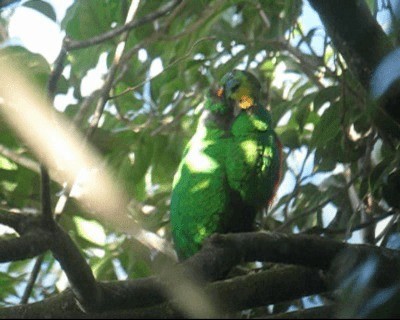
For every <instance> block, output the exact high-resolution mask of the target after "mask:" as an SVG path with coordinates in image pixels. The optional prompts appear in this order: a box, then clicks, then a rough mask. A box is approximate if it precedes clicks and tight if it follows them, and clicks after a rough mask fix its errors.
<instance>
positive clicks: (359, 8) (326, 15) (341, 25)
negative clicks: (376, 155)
mask: <svg viewBox="0 0 400 320" xmlns="http://www.w3.org/2000/svg"><path fill="white" fill-rule="evenodd" d="M310 3H311V5H312V6H313V7H314V9H315V10H316V11H317V12H318V14H319V16H320V18H321V20H322V22H323V23H324V25H325V27H326V29H327V31H328V33H329V35H330V37H331V38H332V42H333V44H334V45H335V46H336V48H337V49H338V50H339V51H340V53H341V54H342V55H343V57H344V59H345V60H346V63H347V65H348V66H349V68H350V70H351V71H352V72H353V73H354V74H355V75H356V77H357V78H358V80H359V81H360V83H361V84H362V85H363V86H364V88H365V89H366V90H367V91H369V90H370V81H371V76H372V74H373V72H374V71H375V70H376V68H377V67H378V65H379V64H380V63H381V62H382V60H383V58H385V57H386V56H387V55H388V54H389V53H390V52H391V51H392V50H393V49H394V47H393V44H392V43H391V42H390V40H389V38H388V36H387V35H386V34H385V33H384V32H383V30H382V28H381V27H380V25H379V24H378V22H377V21H376V20H375V19H374V17H373V16H372V15H371V13H370V11H369V9H368V7H367V5H366V3H365V1H364V0H362V1H361V0H346V1H342V0H310ZM398 88H399V86H398V83H393V84H392V87H391V88H390V89H389V90H388V91H387V92H386V94H385V95H384V97H383V98H381V99H380V100H379V105H380V107H382V108H383V109H384V110H385V112H386V113H387V114H388V115H389V116H390V117H391V118H392V119H394V120H395V122H397V124H400V89H398ZM376 117H377V118H378V119H377V121H379V120H380V118H382V117H384V115H380V114H379V115H378V116H376ZM388 121H390V119H388V120H387V121H386V123H387V122H388ZM379 126H382V125H381V124H379ZM384 126H385V124H383V127H384ZM390 130H391V131H394V132H393V133H392V132H390V133H389V135H391V136H393V137H397V138H399V135H398V133H397V132H396V131H398V126H397V128H396V127H395V128H394V129H390ZM385 131H386V132H387V131H389V130H388V129H385Z"/></svg>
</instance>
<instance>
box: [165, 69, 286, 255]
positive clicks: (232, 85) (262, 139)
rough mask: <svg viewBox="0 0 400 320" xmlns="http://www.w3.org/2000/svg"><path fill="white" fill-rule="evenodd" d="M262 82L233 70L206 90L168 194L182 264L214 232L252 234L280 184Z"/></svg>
mask: <svg viewBox="0 0 400 320" xmlns="http://www.w3.org/2000/svg"><path fill="white" fill-rule="evenodd" d="M260 89H261V86H260V83H259V82H258V80H257V78H256V77H255V76H254V75H253V74H251V73H250V72H246V71H240V70H234V71H232V72H229V73H228V74H226V75H225V76H224V77H223V78H222V79H221V81H220V86H219V87H218V89H217V90H215V91H213V92H210V94H209V96H208V97H207V100H206V102H205V110H204V113H203V114H202V116H201V118H200V120H199V124H198V127H197V130H196V133H195V134H194V136H193V137H192V139H191V140H190V142H189V143H188V145H187V146H186V149H185V151H184V155H183V159H182V161H181V163H180V165H179V168H178V170H177V172H176V174H175V177H174V181H173V190H172V196H171V230H172V236H173V240H174V245H175V249H176V251H177V254H178V257H179V259H180V260H184V259H186V258H188V257H190V256H191V255H193V254H195V253H196V252H197V251H198V250H199V249H200V248H201V245H202V243H203V241H204V239H205V238H207V237H209V236H210V235H212V234H213V233H228V232H245V231H251V230H253V224H254V220H255V216H256V213H257V212H258V211H259V210H261V209H262V208H264V207H267V206H269V205H270V203H271V201H272V199H273V197H274V194H275V192H276V189H277V187H278V184H279V181H280V176H281V173H280V170H281V144H280V142H279V140H278V138H277V135H276V133H275V132H274V130H273V128H272V125H271V116H270V114H269V112H268V111H267V110H266V109H265V108H264V107H263V106H261V104H260V102H259V101H260Z"/></svg>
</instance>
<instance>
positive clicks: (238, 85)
mask: <svg viewBox="0 0 400 320" xmlns="http://www.w3.org/2000/svg"><path fill="white" fill-rule="evenodd" d="M239 87H240V84H239V83H238V84H235V85H234V86H233V87H232V92H235V91H236V90H237V89H239Z"/></svg>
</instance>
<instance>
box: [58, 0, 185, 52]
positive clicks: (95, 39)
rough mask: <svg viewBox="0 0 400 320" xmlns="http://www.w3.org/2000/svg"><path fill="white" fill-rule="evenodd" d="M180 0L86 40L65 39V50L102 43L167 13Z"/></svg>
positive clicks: (179, 0) (180, 0)
mask: <svg viewBox="0 0 400 320" xmlns="http://www.w3.org/2000/svg"><path fill="white" fill-rule="evenodd" d="M181 2H182V0H175V1H173V2H170V3H168V4H167V5H166V6H164V7H163V8H160V9H159V10H158V11H154V12H152V13H149V14H148V15H147V16H144V17H143V18H142V19H140V20H131V21H129V22H128V23H126V24H125V25H123V26H120V27H116V28H114V29H112V30H110V31H107V32H105V33H103V34H101V35H98V36H96V37H93V38H90V39H87V40H82V41H75V40H72V39H67V40H66V42H65V44H66V49H67V50H76V49H82V48H86V47H90V46H93V45H96V44H99V43H102V42H104V41H107V40H110V39H112V38H114V37H117V36H119V35H120V34H123V33H125V32H128V31H130V30H132V29H134V28H137V27H139V26H141V25H143V24H146V23H148V22H150V21H153V20H155V19H157V18H159V17H161V16H163V15H165V14H167V13H168V12H169V11H171V10H173V9H174V8H175V7H177V6H178V5H179V3H181Z"/></svg>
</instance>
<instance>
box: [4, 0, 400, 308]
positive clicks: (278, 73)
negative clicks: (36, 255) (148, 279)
mask: <svg viewBox="0 0 400 320" xmlns="http://www.w3.org/2000/svg"><path fill="white" fill-rule="evenodd" d="M172 2H173V1H171V0H163V1H150V0H142V1H141V2H140V6H139V9H138V12H137V14H136V16H135V18H134V20H136V21H140V20H141V19H143V18H144V17H146V16H148V15H150V14H152V13H154V12H156V11H157V10H160V8H163V7H165V6H168V5H170V4H171V3H172ZM375 3H376V1H368V4H369V6H370V10H371V11H372V12H374V11H377V12H383V11H385V10H388V9H387V8H385V7H383V6H378V7H375ZM378 3H380V2H379V1H378ZM22 5H24V6H26V7H29V8H31V9H33V10H36V11H38V12H40V13H41V14H43V15H45V16H47V17H48V18H50V19H52V20H54V21H56V16H55V12H54V9H53V8H52V6H51V4H50V3H49V2H47V1H27V2H25V3H23V4H22ZM129 5H130V2H129V1H125V0H124V1H112V0H103V1H101V3H99V1H98V0H85V1H74V2H73V3H72V5H71V6H70V7H69V8H68V10H67V12H66V14H65V16H64V17H63V18H62V21H59V24H60V27H61V30H62V31H65V33H66V36H67V38H68V39H69V40H73V41H78V40H80V41H85V40H87V39H90V38H92V37H95V36H97V35H99V34H102V33H104V32H107V31H110V30H113V29H115V28H117V27H119V26H122V25H124V21H125V18H126V15H127V11H128V9H129ZM303 5H304V4H303V3H302V2H301V1H300V0H286V1H269V0H268V1H258V0H247V1H242V0H229V1H221V0H214V1H203V0H202V1H194V0H193V1H182V2H180V3H179V4H178V5H177V6H176V7H174V9H173V10H171V12H169V13H168V14H165V15H162V16H160V17H158V18H157V19H153V20H151V21H149V22H147V23H143V24H140V25H138V26H137V27H136V28H134V29H132V30H131V31H130V32H129V36H128V38H127V42H126V47H125V50H124V55H123V57H122V60H121V61H122V62H121V63H120V66H119V68H118V71H117V74H116V76H115V77H114V79H112V81H113V82H112V87H111V91H110V92H109V93H108V92H106V95H109V97H108V99H107V103H106V104H105V108H104V111H103V113H102V116H101V121H100V125H99V127H98V128H97V129H96V130H95V131H94V133H93V134H92V135H91V136H90V142H91V143H92V144H93V145H94V146H95V147H96V149H97V150H98V151H99V152H100V154H101V156H102V158H103V159H104V161H106V163H107V165H109V167H110V168H111V171H112V172H113V175H114V177H115V178H116V179H117V180H118V182H119V183H120V184H121V185H122V186H123V188H124V189H125V190H126V191H127V192H128V194H129V197H130V199H131V203H130V213H131V215H132V217H133V218H134V219H135V220H136V221H139V222H140V224H141V226H142V227H143V228H144V229H146V230H149V231H152V232H154V233H157V234H158V235H160V236H161V237H164V238H165V239H166V240H168V241H170V231H169V225H168V220H169V200H170V193H171V185H172V179H173V175H174V173H175V170H176V169H177V166H178V163H179V161H180V159H181V155H182V152H183V148H184V146H185V144H186V143H187V141H188V140H189V138H190V137H191V136H192V135H193V133H194V130H195V128H196V123H197V120H198V117H199V115H200V113H201V111H202V102H203V98H204V95H205V93H206V90H207V89H208V88H209V87H211V86H212V85H213V84H214V82H215V81H216V80H218V79H220V78H221V76H222V75H224V74H225V73H226V72H227V71H229V70H232V69H234V68H241V69H249V70H251V71H252V72H253V73H254V74H256V75H257V77H258V78H259V79H260V81H261V83H262V87H263V91H264V92H263V94H264V102H265V104H266V105H268V108H269V109H270V111H271V114H272V118H273V122H274V124H275V126H276V131H277V133H278V134H279V136H280V138H281V140H282V143H283V146H284V157H285V159H286V161H285V168H284V176H283V182H282V185H281V189H280V190H279V193H278V196H277V198H276V200H275V202H274V204H273V206H272V208H271V210H269V212H265V213H264V215H263V216H262V217H260V221H259V223H260V226H263V227H264V228H265V229H267V230H273V231H283V232H296V233H313V234H319V235H324V236H326V237H332V238H336V239H339V240H349V239H351V240H352V241H356V242H369V243H372V244H380V243H381V242H383V243H387V242H388V239H389V238H390V239H393V237H395V238H396V239H398V231H397V229H396V227H397V223H398V222H397V221H398V211H397V210H398V208H399V206H398V198H397V203H396V194H398V190H399V188H398V186H399V183H398V180H396V181H393V178H392V179H391V178H389V177H393V176H394V175H393V173H394V172H398V170H399V169H398V163H399V157H400V154H399V152H398V149H397V148H396V147H393V142H392V141H390V140H387V139H386V135H385V133H384V132H382V126H377V122H378V121H379V120H380V113H379V111H377V104H376V102H375V101H374V100H373V99H372V98H371V97H370V95H369V92H367V91H366V90H365V88H363V87H362V86H361V85H360V84H359V82H358V80H357V79H356V78H355V76H354V75H353V74H352V73H351V72H350V71H349V69H348V68H347V66H346V63H345V61H344V60H343V58H342V56H341V55H340V53H339V52H337V51H336V50H335V48H333V46H332V43H331V39H330V38H329V37H328V35H326V33H325V31H324V29H323V28H322V27H317V28H314V29H311V30H309V31H308V32H307V33H305V32H304V26H303V25H302V21H303V20H302V19H301V13H302V7H303ZM9 10H18V7H13V8H11V9H9ZM3 13H4V12H3ZM7 19H8V17H6V14H3V15H2V16H1V20H0V21H1V23H3V20H4V23H6V21H7ZM2 29H3V28H2ZM4 30H6V28H4ZM121 39H122V38H121V36H116V37H112V38H110V39H108V40H107V41H103V42H100V43H98V44H94V45H88V46H85V47H82V48H73V45H71V47H70V50H69V52H68V55H67V62H66V65H65V70H67V69H68V70H69V72H64V73H63V76H62V77H61V79H60V81H59V83H58V87H57V91H56V95H59V97H61V96H63V95H65V94H66V93H67V92H68V91H69V92H72V93H73V99H70V101H69V104H68V105H66V106H65V108H62V110H61V111H59V112H60V113H62V114H64V115H65V116H66V117H68V118H69V119H71V121H74V122H75V125H76V127H77V128H78V129H77V130H79V131H81V132H82V133H83V134H85V133H86V132H88V131H89V130H91V129H90V119H91V118H92V116H93V113H94V109H95V107H96V103H97V101H98V99H99V91H98V90H96V91H94V92H93V93H89V94H84V93H83V91H84V86H83V80H84V79H85V76H87V75H88V74H89V72H91V70H93V69H94V68H95V67H96V66H97V65H100V64H101V63H103V62H104V61H105V64H106V66H107V68H111V66H112V64H113V61H114V55H115V49H116V47H117V45H118V43H119V41H121ZM67 45H68V43H67ZM5 57H12V59H15V60H18V62H19V63H20V65H22V66H23V68H25V69H27V70H29V73H30V75H31V77H32V81H33V82H35V83H37V84H38V86H39V88H40V90H43V91H45V90H46V84H47V81H48V79H49V75H50V72H51V67H52V66H51V64H50V63H49V62H47V61H46V60H45V59H44V58H43V57H42V56H40V55H39V54H37V53H34V52H31V51H29V50H28V49H27V48H24V47H21V46H17V45H13V44H12V42H6V43H5V44H4V45H3V46H2V48H1V50H0V59H3V58H5ZM156 64H158V65H161V66H162V69H161V70H160V71H159V73H158V74H155V73H154V66H155V65H156ZM152 70H153V71H152ZM101 90H102V88H100V91H101ZM82 106H85V109H83V107H82ZM377 114H378V116H377ZM60 143H61V142H60ZM6 151H7V152H6ZM32 160H35V159H34V156H33V154H32V153H31V151H30V150H29V149H28V148H26V146H25V144H24V142H23V141H21V140H19V139H18V138H17V137H16V135H15V133H14V132H13V131H12V130H11V129H10V128H9V127H8V125H7V123H5V121H4V120H3V119H0V205H1V209H2V210H10V209H18V210H22V211H28V210H29V211H34V212H38V211H39V210H40V207H41V204H40V190H39V187H38V186H39V176H38V175H37V173H36V172H34V170H33V169H32V168H30V167H27V166H26V161H32ZM391 174H392V175H391ZM388 181H389V182H391V183H392V184H391V185H390V186H389V187H388ZM396 187H397V189H394V188H396ZM385 188H386V189H385ZM62 189H63V188H62V186H60V185H59V184H57V183H55V182H54V183H53V184H52V190H53V194H52V200H53V203H52V207H53V208H54V207H55V206H56V204H57V201H58V200H59V195H60V192H61V190H62ZM385 190H386V191H385ZM388 190H389V191H388ZM385 195H387V196H388V197H389V199H388V201H387V202H386V197H385ZM393 199H394V200H393ZM387 216H391V217H392V218H391V221H390V222H389V225H390V226H391V228H386V229H385V230H383V232H382V233H380V234H378V233H377V234H376V236H375V234H373V237H372V239H371V237H368V236H367V232H366V231H365V229H362V224H363V223H367V222H368V223H370V225H369V226H372V227H374V226H375V225H376V223H377V222H379V221H380V220H381V219H383V218H384V217H387ZM59 223H60V225H61V226H62V227H63V228H64V230H67V231H68V233H69V234H70V235H71V237H72V238H73V239H74V240H75V241H76V243H77V245H78V246H79V248H80V249H81V250H82V253H83V254H84V255H85V257H86V259H87V260H88V262H89V264H90V265H91V267H92V269H93V271H94V274H95V276H96V278H97V279H101V280H115V279H122V278H124V277H129V278H140V277H144V276H148V275H151V274H152V272H153V271H152V270H153V267H154V264H155V263H158V262H160V261H159V260H161V261H162V259H163V258H162V256H159V255H157V254H154V252H153V251H152V250H150V249H149V248H147V247H146V246H144V245H143V244H141V243H140V242H138V241H137V240H135V239H133V238H131V237H129V236H127V235H126V234H124V233H123V232H121V230H117V229H114V228H111V227H110V226H108V225H105V224H104V223H102V221H99V220H97V219H96V218H95V217H93V215H91V214H90V213H88V212H87V210H86V209H83V208H81V207H80V206H79V205H78V202H77V201H76V199H74V198H70V199H69V200H68V203H67V206H66V207H65V208H64V210H63V211H62V213H61V215H60V216H59ZM360 226H361V227H360ZM359 229H362V230H361V232H360V231H358V230H359ZM7 232H10V233H11V231H7ZM8 237H11V235H8ZM367 262H368V261H367ZM31 267H32V262H31V260H24V261H20V262H12V263H7V264H4V265H2V267H1V269H0V271H1V272H0V283H1V288H2V290H1V294H0V297H1V301H2V302H1V303H2V304H3V305H7V304H14V303H18V302H19V299H20V297H21V295H22V292H23V288H24V287H25V285H26V282H27V280H28V278H29V271H30V268H31ZM360 270H363V269H362V268H361V267H360ZM360 272H362V271H360ZM42 274H43V275H42V276H40V277H39V279H38V281H37V284H36V286H35V287H34V289H33V293H32V295H31V297H32V300H31V301H33V300H41V299H43V297H46V296H48V295H50V294H51V293H54V292H58V291H61V290H62V289H63V287H64V286H65V279H63V278H62V277H61V272H60V269H59V267H58V266H57V265H56V264H55V262H54V258H52V257H51V256H46V259H45V261H44V263H43V266H42ZM366 276H368V275H366ZM363 285H365V283H363ZM363 285H360V286H359V287H357V284H356V285H355V287H354V288H355V289H354V288H353V289H354V290H356V289H357V288H359V289H360V290H362V288H363ZM355 294H357V293H355ZM360 299H361V298H360ZM364 302H365V301H364ZM288 307H289V305H285V306H283V307H282V306H280V307H279V308H280V310H282V309H286V308H288ZM279 308H278V309H279ZM353 311H354V310H352V312H353ZM352 312H349V313H350V314H351V313H352Z"/></svg>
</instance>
